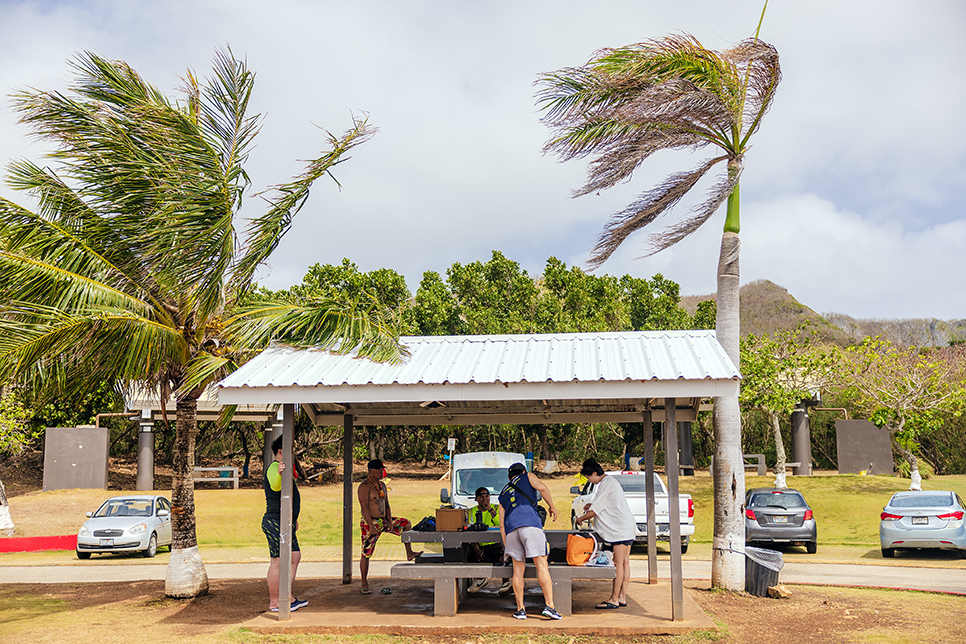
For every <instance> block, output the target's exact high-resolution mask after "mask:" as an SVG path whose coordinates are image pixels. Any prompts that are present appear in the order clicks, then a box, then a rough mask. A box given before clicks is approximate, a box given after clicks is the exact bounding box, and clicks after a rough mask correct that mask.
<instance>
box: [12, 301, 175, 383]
mask: <svg viewBox="0 0 966 644" xmlns="http://www.w3.org/2000/svg"><path fill="white" fill-rule="evenodd" d="M185 351H186V347H185V343H184V337H183V335H182V334H181V333H179V331H178V330H177V329H172V328H171V327H168V326H165V325H160V324H157V323H155V322H152V321H151V320H147V319H145V318H139V317H137V316H134V315H131V314H130V313H128V312H127V311H121V310H110V309H103V310H97V311H80V312H77V313H73V314H72V313H66V312H64V311H62V310H60V309H56V308H52V307H42V306H38V305H36V304H28V303H18V302H11V303H8V304H7V305H5V306H4V307H3V308H2V309H0V379H3V380H12V379H17V380H26V379H29V378H30V377H31V373H36V372H37V370H50V369H60V370H62V371H63V372H65V373H67V374H68V375H71V374H74V375H75V376H76V377H79V378H83V380H84V383H88V384H90V385H92V386H93V385H96V383H97V382H99V381H104V380H108V381H113V380H114V379H121V380H147V379H150V378H151V377H152V375H153V374H157V373H158V372H159V371H163V370H164V369H165V365H169V364H180V363H183V362H184V361H185V360H186V356H185ZM78 374H82V375H78ZM81 384H82V383H72V384H71V386H72V387H77V386H81Z"/></svg>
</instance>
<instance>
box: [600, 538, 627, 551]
mask: <svg viewBox="0 0 966 644" xmlns="http://www.w3.org/2000/svg"><path fill="white" fill-rule="evenodd" d="M603 545H604V550H613V549H614V546H630V547H632V548H633V547H634V540H633V539H631V540H630V541H615V542H613V543H610V542H609V541H604V542H603Z"/></svg>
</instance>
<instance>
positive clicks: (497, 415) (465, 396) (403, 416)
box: [217, 331, 740, 620]
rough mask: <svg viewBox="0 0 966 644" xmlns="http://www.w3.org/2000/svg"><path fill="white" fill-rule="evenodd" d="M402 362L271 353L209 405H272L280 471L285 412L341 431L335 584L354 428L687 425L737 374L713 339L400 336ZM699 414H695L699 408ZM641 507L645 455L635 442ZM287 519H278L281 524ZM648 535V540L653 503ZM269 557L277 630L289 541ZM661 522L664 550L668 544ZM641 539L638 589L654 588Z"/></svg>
mask: <svg viewBox="0 0 966 644" xmlns="http://www.w3.org/2000/svg"><path fill="white" fill-rule="evenodd" d="M400 343H401V344H402V346H403V347H405V349H406V352H407V353H408V355H407V356H406V357H405V358H404V359H403V360H402V361H401V362H399V363H396V364H391V363H377V362H373V361H371V360H369V359H366V358H360V357H357V356H355V355H353V354H352V353H349V354H336V353H332V352H330V351H324V350H315V349H294V348H291V347H285V346H272V347H269V348H268V349H266V350H264V351H263V352H261V353H260V354H259V355H257V356H256V357H255V358H253V359H252V360H250V361H249V362H247V363H246V364H245V365H243V366H242V367H241V368H240V369H238V370H237V371H235V372H234V373H233V374H231V375H230V376H228V377H227V378H225V379H224V380H222V381H221V382H220V383H218V386H217V387H218V403H219V404H220V405H256V406H260V405H280V406H281V409H282V436H283V460H284V462H285V463H286V466H288V467H291V464H292V437H293V436H292V435H293V423H294V417H295V406H296V405H299V406H301V408H302V410H304V412H305V413H306V414H308V416H309V418H311V419H312V421H313V422H314V423H315V424H316V425H317V426H338V425H342V426H343V427H344V429H345V435H344V439H343V459H344V468H345V470H344V472H345V474H344V477H343V485H344V489H343V550H342V580H343V583H350V582H351V580H352V526H353V512H354V508H355V496H354V493H353V489H352V445H353V430H354V428H355V427H364V426H373V425H381V426H413V425H423V426H431V425H437V426H438V425H485V424H540V423H590V422H643V423H644V424H645V426H647V425H649V424H650V423H652V422H664V423H665V427H667V428H676V427H677V423H678V422H682V421H693V420H695V419H696V415H697V412H698V410H699V409H700V408H701V405H702V404H705V405H707V403H708V401H709V399H710V398H713V397H716V396H734V395H737V392H738V384H739V380H740V374H739V372H738V369H737V368H736V367H735V365H734V364H733V363H732V361H731V360H730V359H729V358H728V356H727V354H726V353H725V351H724V349H723V348H722V347H721V345H720V344H719V343H718V341H717V339H716V337H715V333H714V331H627V332H612V333H558V334H526V335H473V336H428V337H402V338H400ZM705 408H706V407H705ZM644 434H645V441H644V460H645V467H644V469H645V471H646V472H647V473H648V475H649V476H648V477H647V484H648V486H649V497H650V498H651V499H653V493H652V489H651V488H650V486H653V476H652V474H653V471H654V446H653V441H652V439H651V432H644ZM664 447H665V453H666V457H665V464H666V474H667V485H668V491H669V496H670V498H669V503H670V507H671V508H672V513H671V514H672V516H673V515H674V511H673V508H675V507H678V505H679V504H678V475H679V463H678V432H677V431H667V432H666V441H665V443H664ZM291 494H292V482H291V479H290V478H288V477H284V478H283V488H282V498H283V502H282V526H283V529H285V526H289V527H288V528H287V529H288V530H289V531H290V530H291V527H290V525H291V511H292V510H291ZM286 513H287V514H286ZM648 534H652V535H653V534H656V526H655V524H654V513H653V502H652V504H651V507H649V513H648ZM285 536H286V538H285V539H284V540H283V544H282V552H281V571H280V577H281V579H280V588H281V589H282V595H283V596H282V597H280V602H279V603H280V612H279V619H288V612H289V611H288V606H289V602H288V599H289V598H288V597H285V596H284V595H285V594H287V592H288V591H287V590H285V589H286V588H287V587H288V585H289V583H288V580H289V579H290V578H291V563H290V561H291V557H290V553H291V550H290V548H291V541H290V537H291V535H290V534H288V535H285ZM680 540H681V535H680V525H679V524H678V523H677V522H674V521H672V522H671V523H670V543H671V544H672V546H673V544H680ZM670 551H671V555H670V563H671V608H672V611H671V614H672V620H681V619H684V615H683V603H684V585H683V576H682V568H681V549H680V547H671V548H670ZM656 555H657V553H656V544H655V540H654V539H649V540H648V558H647V561H648V580H649V583H652V584H653V583H657V556H656Z"/></svg>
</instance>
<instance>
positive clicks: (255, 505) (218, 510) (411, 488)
mask: <svg viewBox="0 0 966 644" xmlns="http://www.w3.org/2000/svg"><path fill="white" fill-rule="evenodd" d="M773 480H774V479H773V478H772V477H770V476H769V477H757V476H747V477H746V487H747V488H749V489H750V488H752V487H766V486H770V485H771V484H772V482H773ZM546 482H547V484H548V485H549V487H550V490H551V494H552V498H553V499H554V502H555V505H556V506H557V510H558V513H559V515H558V517H557V520H556V521H555V522H548V525H547V527H548V528H549V529H568V528H570V502H571V500H572V498H573V497H572V496H571V495H570V493H569V489H570V486H571V484H572V482H573V478H572V477H570V476H561V477H559V478H547V479H546ZM444 485H445V482H440V481H432V480H429V481H426V480H409V479H398V480H390V481H389V487H390V492H389V498H390V501H391V505H392V510H393V513H394V514H395V515H396V516H404V517H407V518H409V519H410V520H412V521H413V522H414V523H415V522H416V521H418V520H419V519H421V518H422V517H424V516H427V515H431V514H434V513H435V510H436V508H437V507H439V505H440V503H439V490H440V488H441V487H443V486H444ZM788 485H789V487H794V488H797V489H799V490H801V491H802V492H803V493H804V494H805V497H806V498H807V499H808V501H809V503H810V504H811V506H812V508H813V509H814V511H815V517H816V519H817V521H818V526H819V544H820V547H822V548H824V547H826V546H850V547H856V546H858V547H863V548H868V549H870V550H871V549H874V550H878V547H879V536H878V535H879V513H880V512H881V511H882V506H884V505H885V504H886V502H887V501H888V500H889V497H890V496H891V495H892V494H893V493H894V492H898V491H900V490H905V489H908V487H909V481H908V479H899V478H893V477H887V476H858V475H851V474H843V475H834V476H828V475H817V476H810V477H789V479H788ZM355 488H356V485H353V494H352V499H351V503H352V512H353V522H354V524H355V525H354V526H353V534H354V542H358V539H359V525H358V522H359V518H360V517H359V504H358V501H357V500H356V497H355ZM923 488H925V489H932V490H939V489H949V490H953V491H955V492H957V493H958V494H959V495H960V496H961V497H964V498H966V476H962V475H960V476H936V477H933V478H931V479H928V480H925V481H923ZM680 490H681V492H682V493H687V494H690V495H691V496H692V498H693V499H694V505H695V524H696V529H695V535H694V537H693V540H692V544H693V545H692V548H693V549H694V550H695V552H696V553H700V552H702V547H703V546H704V548H707V547H708V546H709V545H710V543H711V538H712V526H713V520H714V511H713V507H714V504H713V500H712V486H711V478H710V477H709V476H708V475H707V473H706V472H699V473H698V476H694V477H681V479H680ZM301 493H302V514H301V518H300V521H299V541H300V543H303V544H310V545H317V546H339V545H341V543H342V485H341V484H326V485H312V486H308V487H304V488H302V490H301ZM116 494H121V493H120V492H113V491H111V492H108V491H105V490H56V491H53V492H33V493H29V494H24V495H20V496H16V497H12V498H10V499H9V501H10V511H11V515H12V517H13V520H14V522H15V523H16V526H17V532H16V536H23V537H29V536H44V535H56V534H72V533H75V532H76V530H77V529H78V528H79V527H80V525H81V523H83V521H84V512H86V511H88V510H93V509H95V508H97V506H98V505H100V503H101V502H102V501H103V500H104V499H106V498H108V497H110V496H115V495H116ZM195 503H196V509H197V535H198V542H199V544H201V545H209V546H215V547H234V546H251V545H263V544H264V536H263V535H262V532H261V517H262V513H263V512H264V511H265V496H264V493H263V492H262V491H261V490H244V489H243V490H223V489H199V490H196V491H195Z"/></svg>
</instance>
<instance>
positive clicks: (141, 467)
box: [137, 409, 154, 492]
mask: <svg viewBox="0 0 966 644" xmlns="http://www.w3.org/2000/svg"><path fill="white" fill-rule="evenodd" d="M137 489H138V490H143V491H146V492H148V491H154V414H153V412H152V410H150V409H142V410H141V418H140V421H139V429H138V476H137Z"/></svg>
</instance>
